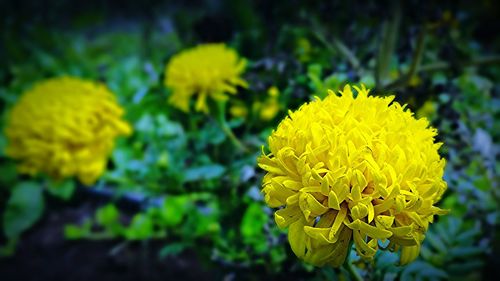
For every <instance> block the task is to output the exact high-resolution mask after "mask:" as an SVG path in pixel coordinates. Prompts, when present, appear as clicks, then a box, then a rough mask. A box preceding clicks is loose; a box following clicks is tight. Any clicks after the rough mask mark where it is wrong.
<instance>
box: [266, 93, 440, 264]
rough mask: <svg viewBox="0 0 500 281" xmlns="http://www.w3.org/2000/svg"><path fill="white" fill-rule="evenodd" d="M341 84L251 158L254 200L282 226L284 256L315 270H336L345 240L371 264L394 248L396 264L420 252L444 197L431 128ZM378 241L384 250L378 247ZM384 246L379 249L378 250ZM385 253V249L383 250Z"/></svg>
mask: <svg viewBox="0 0 500 281" xmlns="http://www.w3.org/2000/svg"><path fill="white" fill-rule="evenodd" d="M354 88H355V89H356V90H357V96H356V98H354V97H353V92H352V91H351V87H350V86H349V85H347V86H346V87H345V88H344V90H343V92H341V95H340V96H337V95H336V94H334V93H333V92H332V91H329V95H328V96H327V97H326V98H325V99H324V100H319V99H317V100H315V101H313V102H310V103H308V104H305V105H303V106H302V107H300V108H299V109H298V110H296V111H294V112H290V114H289V116H288V117H286V118H285V119H284V120H283V121H282V122H281V123H280V124H279V125H278V128H277V129H276V130H275V131H273V133H272V134H271V136H270V137H269V140H268V141H269V149H270V153H269V154H265V153H264V152H263V155H262V156H261V157H259V159H258V164H259V166H260V167H261V168H262V169H264V170H265V171H267V173H266V175H265V176H264V179H263V193H264V194H265V200H266V202H267V204H268V205H269V206H270V207H273V208H280V209H279V210H277V211H276V213H275V220H276V223H277V225H278V226H279V227H280V228H286V227H288V228H289V230H288V239H289V242H290V246H291V248H292V250H293V252H294V253H295V254H296V255H297V256H298V257H299V258H301V259H303V260H304V261H306V262H308V263H311V264H313V265H316V266H323V265H327V264H328V265H332V266H334V267H338V266H340V265H342V263H343V262H344V260H345V257H346V255H347V253H348V251H349V245H350V241H351V240H352V241H353V243H354V245H355V248H356V250H357V253H358V254H359V255H360V256H361V257H363V258H365V259H371V258H373V256H374V255H375V253H376V252H377V250H378V249H379V247H380V248H384V249H385V248H388V249H389V250H392V251H396V250H398V249H401V258H400V263H401V264H407V263H409V262H411V261H412V260H414V259H415V258H416V257H417V256H418V254H419V251H420V245H421V243H422V241H423V239H424V235H425V232H426V230H427V228H428V226H429V223H431V222H432V221H433V216H434V215H436V214H438V215H441V214H444V213H446V212H445V211H443V210H441V209H439V208H438V207H436V206H434V204H435V203H436V202H437V201H438V200H439V199H440V198H441V196H442V194H443V193H444V191H445V189H446V186H447V185H446V182H445V181H444V180H443V179H442V177H443V170H444V166H445V160H444V159H442V158H441V157H440V156H439V154H438V148H439V147H440V146H441V143H435V142H434V137H435V136H436V134H437V131H436V129H434V128H429V127H428V125H429V123H428V121H427V120H426V119H419V120H417V119H415V118H414V117H413V114H412V113H411V112H410V111H408V110H405V107H404V106H403V107H402V106H401V105H400V104H399V103H397V102H392V101H393V99H394V97H384V98H380V97H373V96H368V92H369V91H368V90H367V89H365V87H364V86H362V87H361V88H359V87H354ZM382 242H385V243H382ZM387 243H388V244H387ZM383 245H385V247H383Z"/></svg>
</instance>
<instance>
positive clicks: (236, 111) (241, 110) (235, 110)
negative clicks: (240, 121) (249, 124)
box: [229, 102, 248, 118]
mask: <svg viewBox="0 0 500 281" xmlns="http://www.w3.org/2000/svg"><path fill="white" fill-rule="evenodd" d="M229 113H231V115H232V116H233V117H236V118H245V117H247V115H248V109H247V106H246V105H245V104H244V103H243V102H237V103H235V104H233V105H232V106H231V107H230V108H229Z"/></svg>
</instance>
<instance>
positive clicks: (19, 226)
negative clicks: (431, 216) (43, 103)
mask: <svg viewBox="0 0 500 281" xmlns="http://www.w3.org/2000/svg"><path fill="white" fill-rule="evenodd" d="M340 2H341V1H295V0H289V1H249V0H248V1H229V0H227V1H225V0H206V1H148V0H143V1H131V0H125V1H116V2H106V1H2V2H1V3H0V42H1V43H0V65H1V67H0V81H1V84H0V114H1V117H2V119H1V121H0V128H1V129H2V131H3V127H4V124H5V120H6V116H7V113H8V110H9V109H10V108H11V107H12V105H13V104H14V103H15V102H16V100H17V98H18V97H19V95H20V94H21V93H22V92H23V91H25V90H27V89H29V88H30V87H31V86H32V85H33V84H34V83H35V82H37V81H40V80H41V79H44V78H49V77H54V76H60V75H63V74H69V75H73V76H78V77H82V78H88V79H94V80H99V81H103V82H105V83H106V84H107V85H108V87H109V88H110V89H111V90H112V91H113V92H114V93H115V94H116V95H117V98H118V100H119V102H120V104H121V105H122V106H123V107H125V109H126V112H127V113H126V116H125V118H126V119H127V120H128V121H129V122H130V123H131V124H132V125H133V127H134V134H133V135H132V136H131V137H129V138H122V139H120V140H119V141H118V142H117V144H116V148H115V150H114V152H113V154H112V156H111V157H110V161H109V166H108V170H107V172H106V173H105V174H104V175H103V176H102V178H101V179H100V180H99V182H98V183H97V184H96V185H95V186H93V187H91V188H86V187H82V186H80V185H79V184H78V183H77V182H76V181H74V180H72V179H68V180H66V181H64V182H52V181H50V180H48V179H47V178H45V177H43V176H40V177H37V178H34V179H33V178H28V177H25V176H20V175H18V174H17V173H16V169H15V163H14V162H13V161H12V160H10V159H8V158H6V157H5V155H4V148H5V146H6V142H7V140H6V138H5V136H4V134H3V133H2V134H0V212H1V214H2V230H3V231H2V233H1V234H0V245H1V247H0V279H1V280H55V279H63V280H88V279H89V278H92V279H94V280H168V279H173V278H183V279H186V280H191V279H201V280H205V279H207V280H211V279H213V280H279V279H288V280H306V279H307V280H309V279H310V280H336V279H338V278H344V280H346V279H345V278H348V277H347V275H346V274H345V272H343V271H342V270H337V269H332V268H322V269H316V268H313V267H311V266H308V265H305V264H302V263H301V262H300V261H298V260H297V259H296V257H295V255H293V253H292V252H291V250H290V249H289V246H288V244H287V241H286V234H285V233H283V232H282V231H279V230H278V229H277V227H276V226H275V223H274V221H273V218H272V215H271V214H272V212H271V210H270V209H268V208H267V207H265V204H264V203H263V198H262V195H261V194H260V183H261V177H262V171H260V170H259V169H258V168H256V166H255V164H256V163H255V162H256V160H255V158H256V157H257V156H258V155H259V154H260V146H261V145H263V144H264V143H265V140H266V138H267V136H268V135H269V133H270V132H271V130H272V129H273V128H275V127H276V125H277V124H278V123H279V121H280V120H281V119H282V118H283V117H284V116H286V113H287V110H288V109H292V110H293V109H296V108H298V106H299V105H301V104H302V103H304V102H306V101H308V100H310V99H311V98H312V97H313V96H314V95H316V96H320V97H324V96H325V95H326V89H332V90H338V89H339V88H340V87H342V86H343V85H344V84H345V83H346V82H351V83H359V82H362V83H364V84H365V85H367V87H369V88H373V92H374V93H375V94H381V95H382V94H388V93H390V94H394V95H395V96H396V100H397V101H399V102H401V103H407V104H408V107H409V108H410V109H411V110H413V111H414V112H416V114H417V116H419V117H427V118H428V119H429V120H431V122H432V125H433V126H435V127H436V128H438V130H439V137H438V138H439V141H442V142H444V143H445V145H444V146H443V147H442V149H441V154H442V155H443V156H444V157H445V158H447V159H448V166H447V170H446V174H445V178H446V180H447V182H448V186H449V189H448V192H447V193H446V194H445V196H444V198H443V200H442V201H441V205H440V206H441V207H443V208H448V209H451V212H450V214H449V215H448V216H443V217H441V218H439V220H438V221H437V222H436V223H435V224H433V225H432V226H431V227H430V230H429V233H428V235H427V237H426V240H425V242H424V246H423V249H422V252H421V255H420V258H419V259H418V260H417V261H416V262H414V263H412V264H410V265H409V266H407V267H405V268H400V267H397V266H396V261H397V256H396V255H395V254H392V253H385V252H384V253H380V254H378V255H377V257H376V259H375V261H374V262H373V263H371V264H370V263H364V262H362V261H357V265H358V268H359V270H360V272H361V274H362V275H363V277H365V278H367V279H372V280H395V279H401V280H445V279H452V280H478V279H483V280H488V279H493V278H494V276H495V275H494V272H495V271H496V269H497V268H498V267H499V266H500V258H499V257H498V254H499V248H500V245H499V243H500V240H499V239H498V238H499V229H498V225H499V220H500V218H499V213H498V212H499V202H500V192H499V190H498V171H499V170H500V165H499V163H498V161H497V159H498V151H499V146H498V141H499V132H500V121H499V108H500V95H499V94H500V86H499V84H498V79H499V78H500V37H499V36H498V34H499V32H500V22H499V20H498V19H499V18H500V9H499V5H498V3H497V2H496V1H487V0H478V1H439V2H438V1H429V2H428V3H422V1H405V2H404V3H400V2H402V1H359V2H356V1H342V3H340ZM203 42H225V43H227V44H228V45H230V46H232V47H233V48H235V49H236V50H238V52H239V53H240V55H241V56H243V57H245V58H247V59H248V60H249V67H248V69H247V71H246V73H245V75H244V77H245V79H246V80H247V81H248V82H249V84H250V88H249V89H241V90H240V91H239V93H238V95H237V96H235V98H233V99H231V101H230V107H229V110H228V112H227V114H228V119H229V124H230V126H231V127H232V128H233V131H234V132H235V134H236V135H237V136H238V137H239V138H240V140H241V141H242V142H243V143H244V144H245V145H246V146H247V147H248V151H247V152H241V151H238V150H237V149H236V148H234V147H232V146H231V144H230V142H229V140H228V139H227V138H226V136H225V134H224V133H223V132H222V130H221V129H220V128H219V126H218V125H217V123H216V122H215V120H213V118H211V117H209V116H206V115H203V114H199V113H192V114H185V113H181V112H179V111H178V110H175V109H173V108H171V107H170V106H168V104H167V102H166V101H167V97H168V95H169V92H168V90H167V89H166V88H165V87H164V86H163V74H164V67H165V64H166V63H167V62H168V60H169V58H170V57H171V56H172V55H174V54H175V53H177V52H179V51H180V50H182V49H184V48H189V47H192V46H195V45H197V44H199V43H203ZM28 187H29V188H28ZM23 190H24V191H25V190H35V192H28V193H26V192H25V193H22V192H21V191H23ZM14 194H15V196H14ZM12 198H14V199H12ZM352 258H353V259H354V260H356V259H357V257H356V256H355V255H354V253H352Z"/></svg>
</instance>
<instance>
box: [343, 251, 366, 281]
mask: <svg viewBox="0 0 500 281" xmlns="http://www.w3.org/2000/svg"><path fill="white" fill-rule="evenodd" d="M352 245H353V243H352V241H351V242H350V243H349V250H348V251H347V256H346V258H345V261H344V264H343V267H344V269H345V270H347V272H349V276H350V278H351V280H354V281H363V278H362V277H361V275H359V272H358V271H357V270H356V267H355V266H354V264H352V262H351V259H350V256H351V251H352Z"/></svg>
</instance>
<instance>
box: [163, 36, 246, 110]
mask: <svg viewBox="0 0 500 281" xmlns="http://www.w3.org/2000/svg"><path fill="white" fill-rule="evenodd" d="M245 67H246V60H245V59H242V58H240V57H239V56H238V53H236V51H234V50H233V49H230V48H228V47H226V45H224V44H203V45H199V46H197V47H194V48H192V49H188V50H185V51H182V52H181V53H179V54H177V55H175V56H174V57H173V58H172V59H171V60H170V63H169V64H168V65H167V66H166V69H165V85H166V86H167V87H169V88H170V89H171V90H172V95H171V96H170V98H169V102H170V103H171V104H172V105H173V106H175V107H177V108H179V109H181V110H183V111H185V112H189V102H190V100H191V97H192V96H195V95H196V96H197V97H196V105H195V109H196V111H202V112H205V113H208V106H207V97H210V98H211V99H214V100H226V99H227V95H226V93H229V94H236V93H237V89H236V88H237V86H242V87H247V83H246V82H245V80H243V79H242V78H241V77H240V75H241V74H242V73H243V72H244V71H245Z"/></svg>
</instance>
